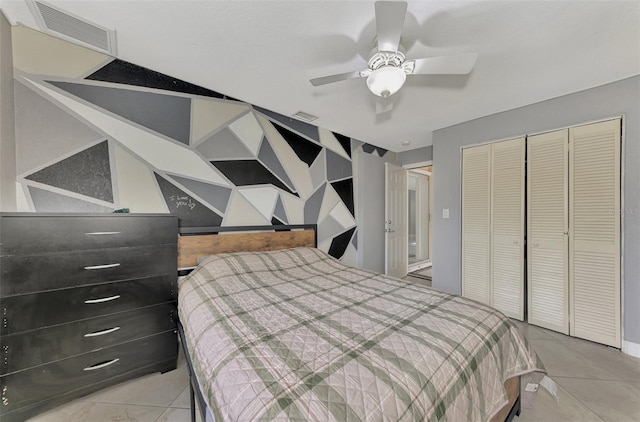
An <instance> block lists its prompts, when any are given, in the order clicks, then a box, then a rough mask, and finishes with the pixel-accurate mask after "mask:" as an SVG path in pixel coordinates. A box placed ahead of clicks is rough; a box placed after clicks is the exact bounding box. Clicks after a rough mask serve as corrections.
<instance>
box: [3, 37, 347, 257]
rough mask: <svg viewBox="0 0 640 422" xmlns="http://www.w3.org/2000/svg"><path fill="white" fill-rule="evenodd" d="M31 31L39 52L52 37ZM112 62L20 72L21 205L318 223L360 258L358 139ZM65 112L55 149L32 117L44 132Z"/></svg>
mask: <svg viewBox="0 0 640 422" xmlns="http://www.w3.org/2000/svg"><path fill="white" fill-rule="evenodd" d="M25 33H28V31H25V30H21V31H20V32H19V33H16V35H15V37H14V42H15V46H14V48H16V46H20V49H21V51H20V56H21V57H23V58H24V59H25V60H28V57H25V56H28V55H29V51H31V50H30V48H31V47H34V46H30V45H29V43H34V42H39V41H38V40H41V39H42V37H25V36H24V34H25ZM21 34H22V35H21ZM21 37H22V38H21ZM32 50H33V51H38V49H37V48H32ZM67 56H68V54H67ZM67 56H65V57H66V59H69V57H67ZM104 63H105V64H103V65H102V66H101V67H100V68H98V69H93V70H92V71H90V72H86V73H85V74H84V75H83V76H82V77H76V78H74V77H64V78H61V77H59V76H58V75H59V74H60V73H57V74H53V75H52V74H47V69H50V68H52V67H51V66H46V65H42V66H41V67H42V69H43V71H42V72H40V71H38V68H37V67H35V68H34V67H32V68H30V69H29V72H25V71H24V70H22V71H19V72H16V73H15V77H16V82H17V83H16V84H15V86H16V87H18V88H16V90H15V107H16V115H20V114H21V113H23V112H24V113H25V114H24V115H26V116H28V117H29V121H28V122H23V124H22V125H21V128H24V129H21V130H19V131H16V138H17V139H16V143H17V149H18V150H19V151H20V154H18V161H19V162H18V163H17V164H18V165H19V167H20V168H21V169H22V170H24V171H22V173H21V174H20V175H19V177H18V180H17V182H18V184H20V185H22V188H21V191H22V192H24V195H25V196H26V200H25V201H21V203H22V207H28V209H22V210H21V211H35V212H46V211H56V212H60V211H71V212H76V211H82V212H96V213H100V212H112V211H113V210H115V209H119V208H129V209H130V211H131V212H134V213H135V212H157V213H172V214H174V215H176V216H177V217H178V219H179V224H180V226H182V227H198V226H236V225H241V226H245V225H282V224H303V223H311V224H317V225H318V233H317V234H318V247H319V248H320V249H322V250H324V251H326V252H328V253H330V254H331V255H332V256H334V257H337V258H342V259H344V260H346V261H349V263H351V264H355V257H356V248H357V244H356V240H355V232H356V222H355V218H354V199H353V169H352V162H351V144H352V142H351V140H350V139H349V138H347V137H345V136H342V135H340V134H336V133H333V132H331V131H329V130H326V129H323V128H318V127H316V126H313V125H310V124H307V123H304V122H301V121H298V120H294V119H292V118H290V117H287V116H282V115H280V114H278V113H274V112H272V111H269V110H266V109H263V108H260V107H256V106H253V105H251V104H248V103H244V102H242V101H238V100H236V99H233V98H229V97H226V96H225V95H223V94H220V93H217V92H214V91H211V90H208V89H205V88H202V87H198V86H196V85H193V84H189V83H187V82H184V81H180V80H178V79H175V78H172V77H170V76H167V75H163V74H161V73H158V72H155V71H153V70H150V69H145V68H142V67H140V66H137V65H135V64H132V63H127V62H124V61H122V60H117V59H115V60H111V61H108V60H107V61H105V62H104ZM58 68H59V64H58ZM86 75H89V76H86ZM36 102H37V103H38V104H39V105H38V107H37V109H34V108H33V104H35V103H36ZM41 103H43V104H41ZM54 116H55V117H54ZM61 116H64V118H63V119H64V120H65V123H64V130H65V133H67V134H69V135H70V136H71V138H69V137H68V136H67V137H65V136H52V137H51V138H50V143H49V144H47V153H46V155H43V154H41V153H40V152H39V145H40V144H42V143H44V142H47V139H41V140H40V139H38V140H34V139H30V136H31V134H35V133H36V132H35V131H33V130H30V129H29V127H37V128H43V129H42V130H39V131H38V132H37V134H38V137H41V138H43V137H44V136H43V134H46V128H47V127H54V126H55V123H54V122H55V121H60V120H61ZM29 125H31V126H29ZM67 128H68V129H67ZM83 128H86V129H83ZM57 148H59V150H60V151H61V153H60V155H59V156H56V155H55V151H56V149H57ZM32 155H34V156H39V157H40V156H41V157H42V158H38V159H37V160H33V159H32V160H29V159H28V158H29V157H30V156H32Z"/></svg>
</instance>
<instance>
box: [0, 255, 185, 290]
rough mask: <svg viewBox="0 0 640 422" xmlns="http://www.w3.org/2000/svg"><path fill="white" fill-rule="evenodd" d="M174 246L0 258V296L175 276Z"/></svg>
mask: <svg viewBox="0 0 640 422" xmlns="http://www.w3.org/2000/svg"><path fill="white" fill-rule="evenodd" d="M176 254H177V252H176V246H175V245H161V246H143V247H136V248H115V249H103V250H91V251H74V252H62V253H48V254H41V255H15V256H3V257H0V269H1V271H2V273H1V276H2V283H1V284H0V296H3V297H4V296H13V295H19V294H27V293H35V292H40V291H47V290H53V289H63V288H66V287H76V286H82V285H89V284H99V283H106V282H109V281H118V280H130V279H136V278H140V277H148V276H154V275H164V274H171V275H173V276H175V275H176V274H177V273H176V271H177V269H176V266H177V263H176V259H177V258H176V256H177V255H176Z"/></svg>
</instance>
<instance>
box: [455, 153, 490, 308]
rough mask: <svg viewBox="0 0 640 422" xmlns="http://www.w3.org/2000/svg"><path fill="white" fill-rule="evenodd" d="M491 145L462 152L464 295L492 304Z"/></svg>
mask: <svg viewBox="0 0 640 422" xmlns="http://www.w3.org/2000/svg"><path fill="white" fill-rule="evenodd" d="M490 165H491V145H482V146H478V147H472V148H465V149H463V150H462V295H463V296H464V297H468V298H470V299H475V300H478V301H480V302H483V303H486V304H491V284H490V281H491V262H490V252H491V249H490V242H491V238H490V230H491V228H490V222H491V221H490V206H491V200H490V199H491V198H490V194H491V168H490Z"/></svg>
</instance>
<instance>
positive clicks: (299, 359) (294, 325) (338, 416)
mask: <svg viewBox="0 0 640 422" xmlns="http://www.w3.org/2000/svg"><path fill="white" fill-rule="evenodd" d="M178 307H179V316H180V320H181V322H182V324H183V326H184V330H185V337H186V342H187V346H188V348H189V350H190V354H191V358H192V362H193V366H194V371H195V374H196V376H197V379H198V382H199V385H200V388H201V390H202V392H203V395H204V396H205V399H206V400H207V402H208V405H209V407H210V409H211V411H212V414H213V416H214V418H215V420H216V421H217V422H222V421H256V420H314V421H360V420H367V421H395V420H403V421H409V420H429V421H440V420H448V421H466V420H472V421H483V420H488V419H490V418H491V417H492V416H493V414H495V413H496V412H497V411H498V410H499V409H500V408H502V407H503V406H504V405H505V404H506V403H507V397H506V393H505V390H504V387H503V382H504V381H505V380H506V379H508V378H510V377H513V376H516V375H520V374H523V373H527V372H531V371H536V370H538V371H544V367H543V365H542V363H541V362H540V361H539V359H538V357H537V356H536V354H535V352H534V351H533V350H532V348H531V347H530V346H529V344H528V343H527V341H526V340H525V339H524V337H523V336H522V335H521V334H520V332H519V331H518V330H517V328H515V326H514V325H512V323H511V322H510V321H509V320H508V319H507V318H506V317H505V316H503V315H502V314H501V313H499V312H498V311H496V310H494V309H492V308H490V307H488V306H484V305H481V304H479V303H477V302H474V301H471V300H468V299H464V298H462V297H458V296H453V295H449V294H446V293H442V292H439V291H436V290H433V289H429V288H427V287H422V286H419V285H415V284H411V283H407V282H404V281H402V280H398V279H395V278H391V277H386V276H384V275H380V274H376V273H372V272H369V271H365V270H361V269H357V268H353V267H349V266H346V265H344V264H342V263H341V262H339V261H337V260H335V259H334V258H332V257H330V256H329V255H327V254H325V253H324V252H322V251H319V250H317V249H313V248H297V249H289V250H286V251H278V252H267V253H236V254H221V255H216V256H212V257H209V258H207V259H206V260H205V261H204V262H203V263H202V264H201V265H200V266H199V267H198V268H197V269H196V270H194V271H193V272H192V273H191V274H190V275H189V276H187V277H186V278H185V279H183V280H182V281H181V282H180V287H179V305H178Z"/></svg>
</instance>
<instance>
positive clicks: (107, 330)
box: [84, 327, 120, 337]
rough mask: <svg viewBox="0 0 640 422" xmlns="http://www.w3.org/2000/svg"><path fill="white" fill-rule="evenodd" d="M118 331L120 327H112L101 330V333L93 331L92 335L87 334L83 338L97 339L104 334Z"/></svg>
mask: <svg viewBox="0 0 640 422" xmlns="http://www.w3.org/2000/svg"><path fill="white" fill-rule="evenodd" d="M119 329H120V327H113V328H108V329H106V330H102V331H94V332H93V333H87V334H85V335H84V336H85V337H98V336H103V335H105V334H110V333H113V332H114V331H118V330H119Z"/></svg>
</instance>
